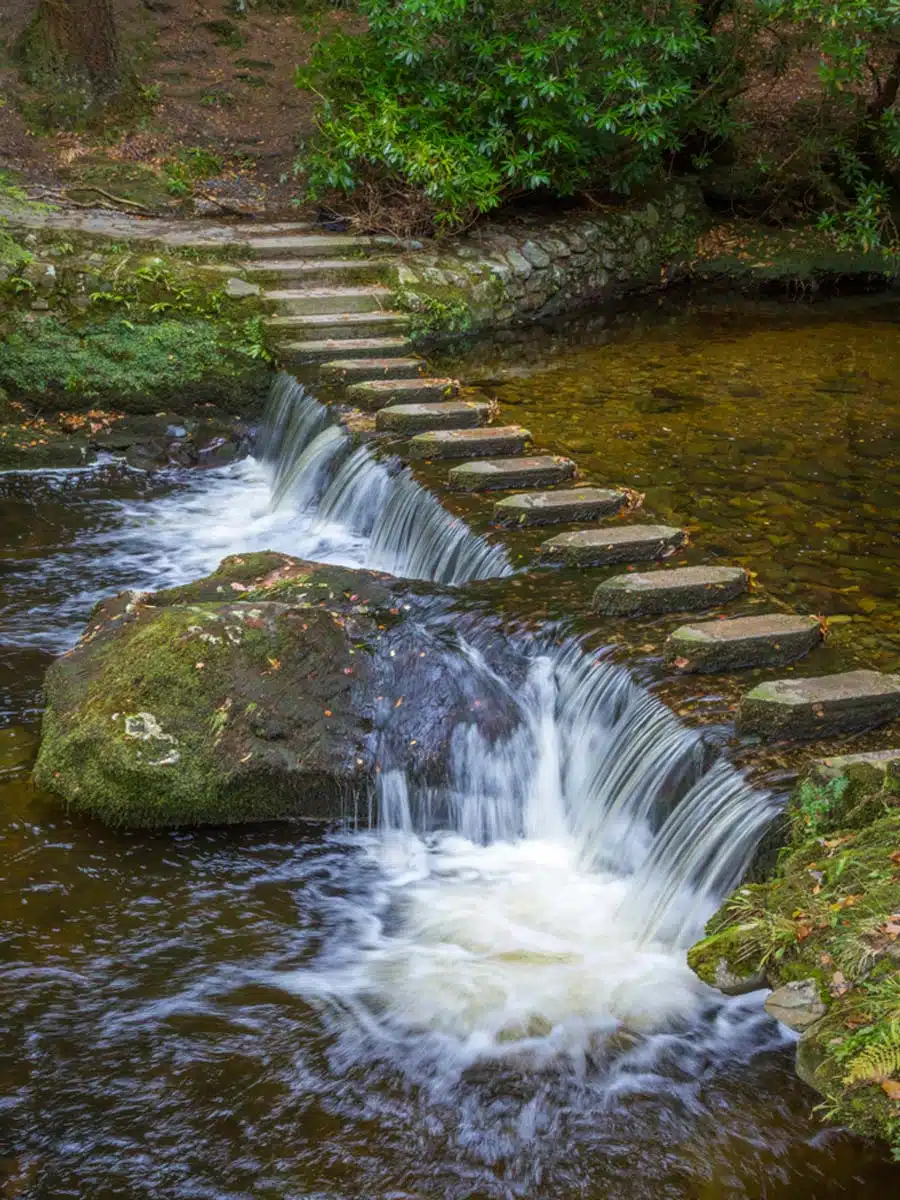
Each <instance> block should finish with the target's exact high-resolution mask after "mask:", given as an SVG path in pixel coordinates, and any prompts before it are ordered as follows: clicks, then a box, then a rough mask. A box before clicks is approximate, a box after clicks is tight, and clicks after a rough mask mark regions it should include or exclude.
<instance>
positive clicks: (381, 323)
mask: <svg viewBox="0 0 900 1200" xmlns="http://www.w3.org/2000/svg"><path fill="white" fill-rule="evenodd" d="M265 324H266V328H268V329H272V330H274V331H276V332H279V333H281V332H284V333H297V334H303V333H310V334H318V335H319V336H321V337H323V338H333V339H335V340H340V339H343V338H363V337H369V336H370V335H376V336H377V335H378V334H380V333H396V332H398V331H400V330H404V329H406V328H407V327H408V326H409V317H408V316H407V315H406V314H405V313H395V312H373V313H317V314H312V315H310V316H299V317H266V318H265Z"/></svg>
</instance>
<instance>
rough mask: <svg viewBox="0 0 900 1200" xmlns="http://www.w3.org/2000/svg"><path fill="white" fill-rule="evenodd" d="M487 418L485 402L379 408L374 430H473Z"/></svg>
mask: <svg viewBox="0 0 900 1200" xmlns="http://www.w3.org/2000/svg"><path fill="white" fill-rule="evenodd" d="M490 415H491V406H490V403H489V401H487V400H445V401H443V402H441V403H439V404H392V405H390V406H389V407H387V408H382V409H381V410H380V412H379V413H378V416H377V417H376V418H375V428H376V429H377V430H379V431H380V432H385V433H415V432H416V431H418V430H420V429H427V430H435V429H474V428H475V427H476V426H478V425H484V424H485V423H486V422H487V420H488V418H489V417H490Z"/></svg>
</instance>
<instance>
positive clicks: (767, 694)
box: [737, 671, 900, 741]
mask: <svg viewBox="0 0 900 1200" xmlns="http://www.w3.org/2000/svg"><path fill="white" fill-rule="evenodd" d="M895 717H900V676H897V675H883V674H881V672H879V671H845V672H844V673H843V674H841V675H823V676H821V677H820V678H818V679H776V680H774V681H773V682H771V683H761V684H759V685H758V686H757V687H755V688H753V690H752V691H750V692H747V694H746V695H745V696H744V698H743V700H742V701H741V707H740V711H739V713H738V722H737V724H738V729H739V730H740V732H741V733H752V734H758V735H759V736H760V737H763V738H767V739H770V740H774V741H788V740H790V741H801V740H806V739H809V738H823V737H834V736H835V735H838V734H842V733H857V732H858V731H859V730H861V729H872V728H874V727H875V726H876V725H884V724H885V722H887V721H891V720H893V719H894V718H895Z"/></svg>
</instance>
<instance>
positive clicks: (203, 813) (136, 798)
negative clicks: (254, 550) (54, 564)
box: [35, 554, 399, 828]
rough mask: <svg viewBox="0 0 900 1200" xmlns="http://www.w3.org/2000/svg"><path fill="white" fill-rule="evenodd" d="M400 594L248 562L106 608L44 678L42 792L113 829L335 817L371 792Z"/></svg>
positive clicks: (297, 565) (262, 558)
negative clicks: (383, 662)
mask: <svg viewBox="0 0 900 1200" xmlns="http://www.w3.org/2000/svg"><path fill="white" fill-rule="evenodd" d="M398 586H399V585H397V584H396V583H394V582H393V581H389V580H383V579H382V578H380V577H378V576H376V575H374V574H372V573H369V572H353V571H344V570H342V569H341V568H337V567H325V566H322V565H321V564H312V563H304V562H301V561H299V560H296V559H290V558H288V557H286V556H284V555H276V554H254V555H246V556H236V557H232V558H230V559H226V560H225V561H224V562H223V564H222V565H221V567H220V568H219V570H218V571H217V572H215V573H214V574H213V575H212V576H210V577H208V578H207V579H205V580H200V581H198V582H197V583H196V584H193V585H190V586H188V587H183V588H177V589H171V590H169V591H166V592H160V593H156V594H145V595H136V594H132V593H125V594H123V595H121V596H118V597H116V598H114V599H112V600H110V601H107V602H105V603H103V604H101V605H99V606H98V608H97V609H96V610H95V612H94V614H93V615H92V617H91V620H90V623H89V626H88V629H87V631H86V633H85V634H84V636H83V637H82V639H81V641H80V642H79V643H78V645H77V646H76V647H75V648H74V649H73V650H71V651H69V652H68V653H67V654H66V655H63V657H62V658H60V659H58V660H57V661H56V662H55V663H54V664H53V665H52V666H51V668H50V670H49V671H48V674H47V679H46V692H45V694H46V703H47V710H46V713H45V715H44V720H43V726H42V737H41V747H40V752H39V755H38V760H37V764H36V767H35V780H36V782H37V783H38V785H39V786H40V787H42V788H44V789H46V790H48V791H50V792H53V793H55V794H56V795H58V796H59V797H60V798H61V799H62V800H63V801H64V802H65V804H66V805H67V806H68V807H69V808H71V809H72V810H75V811H78V812H81V813H85V814H88V815H91V816H94V817H98V818H99V819H101V820H102V821H104V822H106V823H107V824H110V825H114V826H140V827H148V828H158V827H167V826H178V825H198V824H207V823H231V822H240V821H258V820H265V819H273V818H292V817H304V818H335V817H339V816H341V815H342V814H343V813H344V812H345V811H346V810H347V808H348V806H349V807H350V808H352V806H353V804H354V803H355V802H358V801H360V800H362V799H364V798H366V797H367V795H368V791H369V789H370V788H371V784H372V780H373V773H374V743H373V739H372V731H373V728H374V724H375V720H376V716H377V714H376V708H377V697H378V696H379V694H380V693H379V691H378V687H377V686H376V678H377V677H378V675H379V669H378V652H379V643H380V642H383V640H384V638H385V637H387V636H389V634H388V630H389V626H390V625H391V624H393V623H395V622H396V621H397V620H398V619H399V618H398V617H397V616H396V615H394V614H397V613H399V609H398V608H397V601H396V599H395V597H394V588H395V587H398ZM391 609H393V610H394V614H392V613H391V612H390V610H391Z"/></svg>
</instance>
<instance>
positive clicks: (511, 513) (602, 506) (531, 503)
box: [491, 487, 628, 528]
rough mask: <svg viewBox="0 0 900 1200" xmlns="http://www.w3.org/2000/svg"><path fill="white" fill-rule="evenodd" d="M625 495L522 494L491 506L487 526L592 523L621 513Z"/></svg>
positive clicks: (586, 491)
mask: <svg viewBox="0 0 900 1200" xmlns="http://www.w3.org/2000/svg"><path fill="white" fill-rule="evenodd" d="M627 504H628V493H627V492H623V491H616V490H615V489H612V488H588V487H585V488H572V489H569V490H566V491H559V492H522V493H519V494H518V495H515V496H504V497H503V499H502V500H498V501H497V503H496V504H495V505H494V512H493V516H492V517H491V523H492V524H493V525H500V526H504V527H507V528H509V527H512V526H522V525H562V524H565V523H566V522H568V521H596V520H599V518H600V517H609V516H612V515H613V514H614V513H617V512H621V510H622V509H623V508H625V507H626V505H627Z"/></svg>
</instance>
